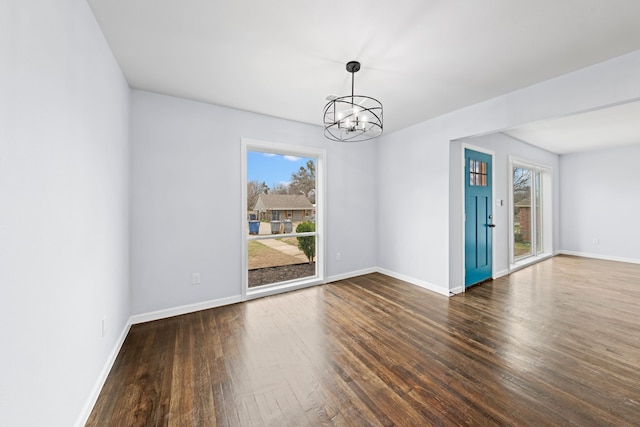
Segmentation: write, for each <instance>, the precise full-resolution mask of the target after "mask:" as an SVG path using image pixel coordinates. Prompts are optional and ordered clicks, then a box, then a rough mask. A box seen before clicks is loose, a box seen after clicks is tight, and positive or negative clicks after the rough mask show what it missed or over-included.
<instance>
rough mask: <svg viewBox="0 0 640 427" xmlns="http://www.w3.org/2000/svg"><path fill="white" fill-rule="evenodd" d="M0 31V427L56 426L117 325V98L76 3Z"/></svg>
mask: <svg viewBox="0 0 640 427" xmlns="http://www.w3.org/2000/svg"><path fill="white" fill-rule="evenodd" d="M0 32H1V33H2V34H1V36H0V61H1V62H0V73H1V75H0V148H1V149H0V153H1V154H0V289H1V290H0V292H1V295H0V343H1V344H0V345H1V346H2V348H1V350H0V425H2V426H70V425H73V424H74V422H75V420H76V419H77V417H78V414H80V413H81V412H82V410H83V406H84V405H85V403H86V402H87V397H88V396H90V395H91V394H92V388H93V387H94V385H95V384H96V381H97V379H98V378H99V376H100V374H101V371H102V369H103V367H104V366H105V363H106V362H107V360H108V359H109V356H110V353H111V351H112V350H113V348H114V347H115V346H116V344H117V342H118V339H119V336H120V334H121V333H122V331H123V329H124V328H125V325H126V323H127V319H128V317H129V286H128V123H129V121H128V120H129V119H128V116H129V88H128V86H127V84H126V82H125V80H124V78H123V76H122V74H121V72H120V70H119V68H118V65H117V64H116V62H115V60H114V58H113V56H112V54H111V52H110V50H109V48H108V46H107V44H106V42H105V40H104V38H103V36H102V33H101V32H100V30H99V28H98V25H97V24H96V22H95V19H94V17H93V15H92V13H91V11H90V10H89V7H88V6H87V4H86V2H85V1H84V0H60V1H55V2H52V1H42V0H31V1H28V2H27V1H23V0H5V1H3V2H1V3H0ZM104 315H106V316H107V329H106V336H105V338H102V317H103V316H104Z"/></svg>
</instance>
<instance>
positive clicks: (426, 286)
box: [378, 268, 451, 297]
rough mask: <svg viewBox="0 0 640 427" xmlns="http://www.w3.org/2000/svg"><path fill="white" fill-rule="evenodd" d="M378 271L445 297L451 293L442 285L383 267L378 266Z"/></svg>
mask: <svg viewBox="0 0 640 427" xmlns="http://www.w3.org/2000/svg"><path fill="white" fill-rule="evenodd" d="M378 273H381V274H384V275H387V276H389V277H393V278H394V279H398V280H402V281H405V282H407V283H410V284H412V285H416V286H419V287H421V288H424V289H427V290H429V291H432V292H436V293H438V294H440V295H444V296H446V297H448V296H450V295H451V293H450V292H449V289H447V288H443V287H441V286H438V285H434V284H433V283H429V282H425V281H424V280H420V279H415V278H413V277H409V276H405V275H404V274H400V273H396V272H394V271H390V270H387V269H384V268H378Z"/></svg>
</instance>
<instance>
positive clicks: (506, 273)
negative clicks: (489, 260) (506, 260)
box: [493, 268, 509, 279]
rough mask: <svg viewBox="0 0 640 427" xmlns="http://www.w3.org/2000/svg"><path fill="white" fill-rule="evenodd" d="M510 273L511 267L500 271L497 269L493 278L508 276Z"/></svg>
mask: <svg viewBox="0 0 640 427" xmlns="http://www.w3.org/2000/svg"><path fill="white" fill-rule="evenodd" d="M507 275H509V269H508V268H505V269H504V270H500V271H496V273H495V274H494V276H493V278H494V279H499V278H501V277H503V276H507Z"/></svg>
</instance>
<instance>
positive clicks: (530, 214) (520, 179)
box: [510, 161, 552, 264]
mask: <svg viewBox="0 0 640 427" xmlns="http://www.w3.org/2000/svg"><path fill="white" fill-rule="evenodd" d="M511 172H512V176H511V184H512V194H511V201H512V212H511V213H512V216H511V220H510V222H511V224H512V242H511V247H512V251H511V263H512V264H517V263H518V262H520V261H524V260H527V259H529V258H532V259H533V258H535V257H540V256H543V255H546V254H549V253H551V252H552V249H551V242H552V234H551V232H552V229H551V226H550V224H551V173H550V170H549V169H547V168H543V167H539V166H535V165H531V164H527V163H524V162H518V161H512V162H511Z"/></svg>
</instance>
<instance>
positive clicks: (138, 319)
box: [130, 295, 242, 325]
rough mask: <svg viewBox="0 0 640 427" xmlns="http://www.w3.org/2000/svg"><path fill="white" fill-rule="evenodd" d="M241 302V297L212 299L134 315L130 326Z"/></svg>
mask: <svg viewBox="0 0 640 427" xmlns="http://www.w3.org/2000/svg"><path fill="white" fill-rule="evenodd" d="M241 301H242V296H240V295H236V296H233V297H227V298H220V299H214V300H209V301H203V302H197V303H195V304H187V305H181V306H179V307H172V308H166V309H164V310H157V311H151V312H149V313H142V314H136V315H135V316H131V319H130V322H131V324H132V325H135V324H138V323H144V322H151V321H153V320H160V319H166V318H167V317H173V316H180V315H181V314H187V313H193V312H196V311H200V310H208V309H210V308H216V307H222V306H223V305H229V304H235V303H238V302H241Z"/></svg>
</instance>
